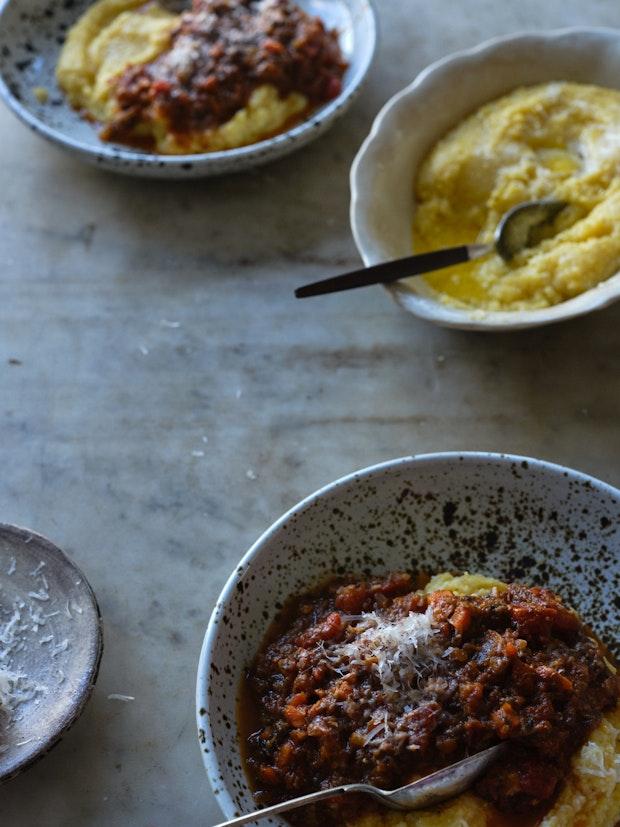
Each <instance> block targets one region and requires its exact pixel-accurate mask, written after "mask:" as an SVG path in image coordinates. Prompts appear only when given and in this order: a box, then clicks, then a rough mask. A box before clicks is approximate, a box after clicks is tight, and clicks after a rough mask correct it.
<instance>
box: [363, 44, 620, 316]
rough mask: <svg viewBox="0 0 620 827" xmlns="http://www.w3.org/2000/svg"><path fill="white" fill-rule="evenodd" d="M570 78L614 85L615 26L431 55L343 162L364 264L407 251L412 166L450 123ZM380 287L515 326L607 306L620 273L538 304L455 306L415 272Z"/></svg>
mask: <svg viewBox="0 0 620 827" xmlns="http://www.w3.org/2000/svg"><path fill="white" fill-rule="evenodd" d="M560 80H567V81H576V82H579V83H593V84H598V85H600V86H607V87H611V88H613V89H620V31H618V30H616V29H604V28H596V29H564V30H560V31H552V32H546V33H526V34H518V35H511V36H509V37H500V38H496V39H494V40H489V41H487V42H486V43H483V44H481V45H480V46H477V47H476V48H474V49H469V50H468V51H464V52H458V53H456V54H453V55H450V56H448V57H446V58H444V59H443V60H439V61H437V62H436V63H433V64H432V65H431V66H429V67H428V68H427V69H425V70H424V71H423V72H422V73H421V74H419V75H418V77H417V78H416V79H415V80H414V81H413V83H411V84H410V85H409V86H407V87H406V88H405V89H403V90H402V91H401V92H399V93H398V94H396V95H395V96H394V97H393V98H392V99H391V100H390V101H388V103H387V104H386V105H385V106H384V107H383V109H382V110H381V112H380V113H379V114H378V115H377V118H376V119H375V122H374V124H373V127H372V130H371V132H370V134H369V136H368V137H367V138H366V141H365V142H364V144H363V145H362V147H361V149H360V151H359V153H358V155H357V157H356V159H355V161H354V163H353V166H352V168H351V226H352V228H353V235H354V236H355V241H356V243H357V247H358V250H359V252H360V255H361V256H362V258H363V259H364V263H365V264H367V265H371V264H377V263H379V262H381V261H386V260H388V259H391V258H399V257H401V256H407V255H411V252H412V239H411V227H412V216H413V210H414V197H413V186H414V180H415V177H416V172H417V169H418V167H419V165H420V162H421V161H422V160H423V159H424V157H425V156H426V154H427V153H428V151H429V150H430V149H431V148H432V147H433V146H434V144H435V143H436V142H437V141H438V139H439V138H441V137H442V136H443V135H445V134H446V132H448V131H449V130H450V129H451V128H452V127H453V126H455V125H456V124H458V123H459V122H460V121H462V120H463V118H465V117H466V116H467V115H469V114H471V113H472V112H474V111H475V110H476V109H478V108H479V107H480V106H482V105H483V104H485V103H488V102H489V101H491V100H493V99H495V98H498V97H500V96H501V95H504V94H506V93H508V92H510V91H512V90H513V89H516V88H517V87H519V86H528V85H532V84H536V83H544V82H548V81H560ZM387 289H388V290H389V292H390V293H391V295H392V296H393V298H394V299H395V300H396V301H397V302H398V304H400V305H401V306H402V307H403V308H404V309H405V310H408V311H409V312H410V313H413V314H414V315H416V316H420V317H422V318H423V319H428V320H429V321H432V322H435V323H437V324H439V325H442V326H445V327H456V328H461V329H464V330H466V329H469V330H518V329H521V328H527V327H538V326H539V325H544V324H549V323H551V322H559V321H562V320H564V319H570V318H573V317H575V316H581V315H583V314H584V313H589V312H590V311H592V310H599V309H601V308H603V307H607V306H608V305H610V304H611V303H612V302H615V301H617V300H618V299H619V298H620V273H618V274H616V275H614V276H612V277H611V278H609V279H607V281H605V282H602V283H601V284H599V285H598V286H596V287H594V288H592V289H591V290H588V291H586V292H585V293H582V294H581V295H580V296H577V297H575V298H573V299H570V300H568V301H565V302H563V303H561V304H558V305H555V306H554V307H549V308H545V309H540V310H527V311H501V312H500V311H498V312H488V311H486V312H485V311H481V310H464V309H459V308H454V307H450V306H449V305H446V304H443V303H442V302H440V301H438V300H437V298H436V294H434V292H433V291H432V290H431V288H430V287H429V286H428V285H427V284H426V282H425V281H424V280H423V279H417V280H416V281H415V287H414V289H413V290H412V289H410V288H408V287H405V286H404V285H403V284H402V283H398V282H397V283H394V284H392V285H389V286H388V288H387Z"/></svg>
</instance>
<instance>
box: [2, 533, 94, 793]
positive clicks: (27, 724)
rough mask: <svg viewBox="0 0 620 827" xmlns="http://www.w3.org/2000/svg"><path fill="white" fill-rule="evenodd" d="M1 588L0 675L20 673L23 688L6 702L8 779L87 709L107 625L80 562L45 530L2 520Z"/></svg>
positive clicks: (4, 759) (4, 770)
mask: <svg viewBox="0 0 620 827" xmlns="http://www.w3.org/2000/svg"><path fill="white" fill-rule="evenodd" d="M0 595H1V597H0V679H1V678H2V673H4V678H7V673H9V675H10V676H11V678H12V680H14V679H15V678H16V677H17V676H19V680H18V691H17V693H16V694H15V693H11V692H9V693H8V698H5V699H3V700H4V703H3V704H2V705H0V781H6V780H8V779H9V778H13V777H14V776H16V775H18V774H19V773H21V772H23V771H24V770H26V769H28V767H30V766H32V764H34V763H35V762H36V761H38V760H39V759H40V758H42V757H43V756H44V755H46V754H47V753H48V752H49V751H50V750H51V749H52V747H53V746H55V744H57V743H58V741H59V740H60V739H61V738H62V737H63V736H64V735H65V734H66V733H67V732H68V730H69V729H70V728H71V727H72V726H73V724H74V723H75V722H76V721H77V719H78V718H79V717H80V715H81V714H82V712H83V710H84V708H85V706H86V703H87V701H88V699H89V698H90V696H91V694H92V691H93V688H94V686H95V682H96V680H97V675H98V673H99V664H100V662H101V655H102V651H103V630H102V622H101V614H100V612H99V606H98V604H97V599H96V597H95V595H94V593H93V591H92V589H91V587H90V585H89V584H88V581H87V580H86V578H85V577H84V575H83V574H82V572H81V571H80V570H79V569H78V568H77V566H76V565H75V563H73V562H72V561H71V560H69V558H68V557H67V556H66V555H65V554H64V553H63V552H62V551H61V550H60V549H59V548H58V547H57V546H55V545H54V544H53V543H51V542H50V541H49V540H47V539H46V538H45V537H42V536H41V535H40V534H36V533H35V532H34V531H30V530H29V529H25V528H18V527H17V526H14V525H6V524H4V523H0ZM1 697H2V690H1V689H0V698H1ZM11 698H12V699H13V701H14V703H12V702H11Z"/></svg>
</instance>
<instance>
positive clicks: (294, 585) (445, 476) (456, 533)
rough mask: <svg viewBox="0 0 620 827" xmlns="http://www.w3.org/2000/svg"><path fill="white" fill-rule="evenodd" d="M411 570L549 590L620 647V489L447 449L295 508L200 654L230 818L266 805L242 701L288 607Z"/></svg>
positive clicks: (214, 781) (347, 482)
mask: <svg viewBox="0 0 620 827" xmlns="http://www.w3.org/2000/svg"><path fill="white" fill-rule="evenodd" d="M403 568H404V569H409V570H423V571H426V572H431V573H433V572H438V571H442V570H445V569H451V570H453V571H454V570H470V571H478V572H483V573H486V574H489V575H493V576H496V577H500V578H504V579H508V580H515V579H517V580H522V581H525V582H528V583H532V584H534V583H538V584H545V585H548V586H550V587H551V588H554V589H557V590H558V591H559V592H560V593H561V594H562V595H563V596H564V597H566V598H567V599H568V600H569V601H570V602H571V603H572V604H573V605H574V606H576V607H577V608H578V609H579V611H580V612H581V613H582V614H583V616H584V617H585V618H586V619H588V620H589V621H590V622H591V623H592V625H593V626H594V628H595V629H596V630H597V631H598V633H599V634H600V635H601V636H602V637H603V638H604V639H605V640H606V641H607V642H608V643H609V644H610V645H611V646H612V647H615V650H616V651H617V642H616V635H617V629H618V624H619V622H620V601H619V600H618V597H617V595H618V593H619V588H620V491H618V490H616V489H614V488H612V487H611V486H609V485H606V484H605V483H603V482H599V481H598V480H595V479H592V478H591V477H587V476H585V475H584V474H580V473H578V472H577V471H571V470H569V469H567V468H562V467H560V466H558V465H552V464H550V463H546V462H542V461H541V460H535V459H524V458H522V457H513V456H505V455H499V454H485V453H467V454H454V453H446V454H429V455H426V456H417V457H406V458H404V459H398V460H394V461H392V462H387V463H385V464H383V465H377V466H374V467H373V468H367V469H365V470H363V471H359V472H357V473H355V474H351V475H350V476H348V477H344V478H343V479H341V480H338V481H337V482H334V483H332V484H331V485H328V486H326V487H325V488H322V489H321V490H320V491H318V492H317V493H316V494H313V495H312V496H310V497H308V498H307V499H306V500H304V501H303V502H301V503H300V504H299V505H297V506H295V507H294V508H293V509H291V511H289V512H288V514H285V515H284V516H283V517H282V518H281V519H280V520H278V522H276V523H275V524H274V525H273V526H272V527H271V528H270V529H269V530H268V531H267V532H266V533H265V534H264V535H263V536H262V537H261V538H260V539H259V540H258V541H257V542H256V543H255V544H254V545H253V546H252V548H251V549H250V550H249V551H248V553H247V554H246V555H245V557H244V558H243V559H242V560H241V562H240V563H239V565H238V567H237V568H236V570H235V571H234V573H233V574H232V576H231V577H230V579H229V581H228V583H227V584H226V586H225V588H224V590H223V592H222V594H221V595H220V598H219V600H218V602H217V605H216V607H215V609H214V611H213V615H212V617H211V622H210V623H209V628H208V629H207V634H206V636H205V641H204V644H203V648H202V654H201V657H200V665H199V667H198V685H197V708H198V727H199V740H200V749H201V751H202V757H203V760H204V763H205V767H206V769H207V773H208V776H209V780H210V781H211V785H212V786H213V790H214V792H215V793H216V795H217V797H218V800H219V803H220V806H221V808H222V810H223V812H224V814H225V815H226V817H227V818H232V817H233V816H235V815H236V814H238V813H239V812H245V811H249V810H251V809H252V807H253V806H254V805H253V801H252V797H251V793H250V791H249V788H248V784H247V781H246V778H245V775H244V771H243V768H242V766H241V759H240V754H239V744H238V732H237V714H236V695H237V690H238V687H239V684H240V680H241V677H242V674H243V671H244V669H245V667H246V666H247V665H248V664H249V663H250V662H251V660H252V659H253V657H254V655H255V654H256V652H257V650H258V648H259V646H260V643H261V641H262V639H263V636H264V634H265V632H266V630H267V628H268V626H269V624H270V623H271V621H272V620H273V619H274V617H275V616H276V614H277V612H278V610H279V609H280V608H281V607H282V604H283V603H284V601H285V600H286V599H287V598H288V597H290V596H291V595H293V594H295V593H298V592H299V591H301V590H303V589H306V588H307V587H308V586H309V585H311V584H315V583H317V582H318V581H320V580H321V579H323V578H324V577H326V576H327V575H331V574H335V573H344V572H355V573H358V572H359V573H360V574H366V573H371V572H373V573H381V572H386V571H390V570H395V569H403ZM265 823H266V824H277V825H280V827H283V825H284V824H285V822H284V821H282V820H279V819H277V820H271V821H269V820H267V821H265Z"/></svg>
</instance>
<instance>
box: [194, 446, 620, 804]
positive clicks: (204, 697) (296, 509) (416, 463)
mask: <svg viewBox="0 0 620 827" xmlns="http://www.w3.org/2000/svg"><path fill="white" fill-rule="evenodd" d="M462 462H465V463H479V462H484V463H485V464H492V465H507V464H513V463H518V464H520V463H522V462H527V463H529V464H530V466H531V467H535V468H537V469H540V470H543V471H547V472H551V474H552V475H554V476H564V477H566V478H569V479H571V480H575V481H579V482H581V483H585V484H587V485H589V486H590V487H592V488H594V489H596V490H598V491H600V492H601V493H604V494H605V495H607V496H609V497H611V498H612V500H614V501H616V502H618V503H620V489H618V488H616V487H615V486H613V485H611V483H608V482H605V481H604V480H600V479H598V478H597V477H593V476H591V475H590V474H586V473H585V472H583V471H578V470H576V469H573V468H569V467H568V466H565V465H560V464H559V463H555V462H550V461H549V460H544V459H538V458H536V457H529V456H522V455H519V454H511V453H500V452H496V451H439V452H433V453H422V454H411V455H409V456H402V457H397V458H395V459H390V460H385V461H384V462H380V463H376V464H374V465H369V466H367V467H365V468H361V469H359V470H357V471H352V472H350V473H348V474H345V475H344V476H342V477H338V479H336V480H333V481H332V482H329V483H327V484H326V485H323V486H321V487H320V488H318V489H317V490H316V491H314V492H313V493H311V494H309V495H308V496H306V497H304V498H303V499H302V500H300V501H299V502H298V503H296V504H295V505H293V506H292V507H291V508H289V509H288V510H287V511H286V512H285V513H284V514H283V515H282V516H281V517H279V518H278V519H277V520H276V521H275V522H273V523H272V524H271V525H270V526H269V527H268V528H267V529H266V530H265V531H264V532H263V533H262V534H261V535H260V537H258V539H257V540H255V541H254V543H252V545H251V546H250V548H249V549H248V551H246V553H245V554H244V555H243V556H242V558H241V559H240V560H239V562H238V563H237V564H236V565H235V567H234V570H233V572H232V574H230V575H229V577H228V579H227V580H226V582H225V584H224V586H223V588H222V590H221V592H220V594H219V596H218V598H217V600H216V602H215V606H214V607H213V610H212V612H211V615H210V618H209V622H208V625H207V628H206V631H205V635H204V638H203V642H202V647H201V650H200V658H199V661H198V669H197V676H196V701H195V703H196V726H197V729H198V745H199V748H200V752H201V756H202V761H203V764H204V768H205V771H206V773H207V777H208V779H209V783H210V785H211V789H212V790H213V792H214V794H215V797H216V800H217V802H218V804H219V806H220V809H221V810H222V812H223V813H224V815H225V817H226V818H233V817H234V815H235V813H237V808H236V806H235V803H234V801H233V799H232V796H231V795H230V792H229V790H228V789H227V788H226V787H225V786H223V785H222V783H221V781H220V780H219V778H220V765H221V761H220V758H219V748H218V745H217V744H216V742H215V738H214V736H213V731H212V729H211V725H210V714H209V711H210V705H211V703H212V701H211V697H210V687H211V669H210V668H209V664H210V661H211V654H212V652H213V650H214V648H215V642H216V636H217V633H218V628H219V625H220V615H221V614H222V610H223V609H224V607H225V606H226V605H227V603H228V601H229V599H230V597H231V595H232V594H233V593H234V592H235V589H236V586H237V583H238V582H239V581H240V579H241V578H243V577H244V576H245V574H246V573H247V571H248V570H249V566H250V564H251V563H252V561H253V560H254V558H255V557H257V556H258V555H259V554H260V552H261V551H262V550H263V548H264V547H265V546H267V545H268V543H269V542H271V540H272V539H273V538H274V537H275V536H276V535H277V534H278V533H279V531H280V530H281V529H282V527H283V526H284V525H285V524H286V523H287V522H289V521H290V520H291V519H292V518H293V517H295V516H297V515H298V514H300V513H302V512H304V511H306V510H307V509H308V508H311V507H312V506H313V505H314V503H316V502H317V500H320V499H322V498H323V497H324V496H325V495H326V494H330V493H331V492H333V491H336V490H337V489H339V488H343V487H345V486H347V485H349V484H350V483H354V482H356V481H360V480H365V479H369V478H371V477H373V476H380V475H381V474H382V473H384V472H386V471H392V470H394V469H397V468H401V467H402V466H406V465H411V466H412V467H420V466H424V465H451V464H454V463H462ZM234 691H235V693H236V692H237V687H234ZM205 747H206V749H205Z"/></svg>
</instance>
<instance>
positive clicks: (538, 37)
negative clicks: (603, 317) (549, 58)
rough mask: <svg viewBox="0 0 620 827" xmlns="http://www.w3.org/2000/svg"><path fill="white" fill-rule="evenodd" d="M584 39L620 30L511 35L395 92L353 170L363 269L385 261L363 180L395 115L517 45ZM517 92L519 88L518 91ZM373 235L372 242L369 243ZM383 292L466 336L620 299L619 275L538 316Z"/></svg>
mask: <svg viewBox="0 0 620 827" xmlns="http://www.w3.org/2000/svg"><path fill="white" fill-rule="evenodd" d="M576 36H584V37H590V38H594V39H597V40H598V42H599V43H600V42H601V41H607V42H611V41H615V42H617V43H620V30H619V29H615V28H613V27H611V26H567V27H563V28H559V29H550V30H548V31H543V32H540V31H533V30H523V31H520V32H513V33H511V34H505V35H499V36H497V37H492V38H489V39H488V40H485V41H483V42H482V43H478V44H477V45H475V46H472V47H471V48H468V49H462V50H459V51H456V52H452V53H450V54H448V55H445V56H444V57H441V58H439V59H438V60H435V61H433V62H432V63H430V64H429V65H428V66H426V67H425V68H424V69H422V70H421V71H420V72H419V73H418V74H417V75H416V76H415V77H414V79H413V80H412V81H411V82H410V83H409V84H407V85H406V86H405V87H403V88H402V89H401V90H399V91H398V92H396V93H395V94H394V95H393V96H392V97H391V98H390V99H389V100H388V101H386V103H385V104H384V105H383V106H382V108H381V109H380V110H379V112H378V114H377V115H376V117H375V119H374V121H373V123H372V126H371V129H370V132H369V133H368V135H367V136H366V138H365V139H364V141H363V143H362V144H361V146H360V148H359V150H358V152H357V155H356V156H355V158H354V160H353V163H352V165H351V170H350V174H349V184H350V191H351V199H350V206H349V220H350V224H351V230H352V234H353V238H354V240H355V244H356V247H357V249H358V252H359V254H360V256H361V258H362V260H363V261H364V264H365V265H367V266H369V265H371V264H378V263H379V262H381V261H382V260H384V256H383V255H382V254H381V250H380V246H381V245H380V243H378V241H377V237H376V236H375V235H373V234H369V233H368V232H367V231H368V221H367V214H366V208H365V202H366V200H367V197H368V194H367V193H366V192H365V190H366V189H367V187H366V185H365V183H364V181H363V178H364V175H365V173H366V172H367V170H368V169H370V168H372V166H373V165H374V164H375V162H376V160H375V159H374V158H373V153H374V150H375V149H376V147H377V146H378V145H379V144H380V143H381V140H382V137H383V135H384V134H385V130H386V126H388V125H389V124H388V121H389V119H390V118H391V117H392V116H393V113H395V112H396V111H398V110H399V109H400V108H401V106H404V105H406V104H407V102H408V100H410V99H411V98H415V97H417V95H418V94H419V92H420V91H422V90H423V87H424V86H425V84H426V83H427V81H428V80H429V78H432V77H438V76H441V75H444V77H445V76H449V75H451V74H452V73H453V72H454V71H455V70H459V69H460V68H461V67H462V68H466V67H467V65H469V64H471V63H472V62H474V63H484V62H485V61H486V60H487V59H488V58H489V57H491V56H493V55H494V54H496V53H498V52H501V51H502V50H503V49H504V48H505V47H506V46H510V45H513V44H517V43H524V42H527V41H528V40H529V41H535V42H537V43H556V44H557V43H558V42H561V41H562V40H563V39H569V38H574V37H576ZM516 86H518V83H517V84H516V85H515V88H516ZM369 235H370V241H369V240H368V237H369ZM384 289H385V290H387V291H388V293H389V294H390V296H391V297H392V298H393V299H394V300H395V301H396V303H397V304H398V305H399V306H400V307H402V308H403V309H405V310H407V311H408V312H410V313H412V314H413V315H416V316H419V317H420V318H423V319H426V320H427V321H431V322H435V323H437V324H440V325H442V326H445V327H453V328H458V329H462V330H480V331H507V330H523V329H527V328H532V327H538V326H541V325H545V324H551V323H557V322H560V321H564V320H567V319H572V318H575V317H577V316H582V315H585V314H586V313H590V312H592V311H594V310H603V309H604V308H605V307H608V306H609V305H611V304H613V303H614V302H616V301H618V300H619V299H620V270H619V271H618V272H616V273H615V274H614V275H612V276H610V277H609V278H608V279H606V280H605V281H603V282H600V283H599V284H597V285H595V286H594V287H591V288H590V289H588V290H585V291H584V292H583V293H580V294H579V295H578V296H575V297H573V298H571V299H567V300H566V301H564V302H560V303H559V304H556V305H552V306H551V307H547V308H538V309H533V310H508V311H507V310H495V311H487V310H482V309H475V308H472V309H464V308H458V307H451V306H450V305H445V304H443V303H442V302H441V301H439V300H437V299H436V298H435V297H434V296H431V295H422V294H420V293H417V292H414V291H412V290H408V289H407V288H405V287H403V286H402V285H399V284H398V283H393V284H389V285H385V286H384Z"/></svg>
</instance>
